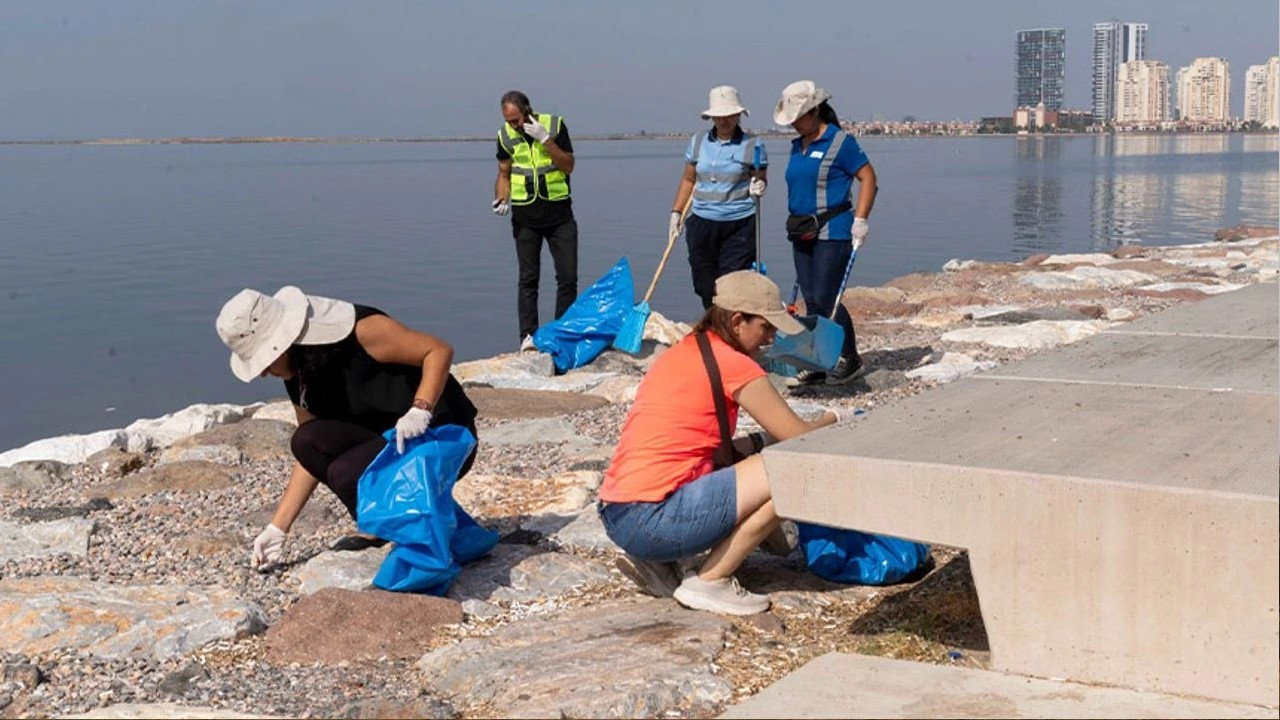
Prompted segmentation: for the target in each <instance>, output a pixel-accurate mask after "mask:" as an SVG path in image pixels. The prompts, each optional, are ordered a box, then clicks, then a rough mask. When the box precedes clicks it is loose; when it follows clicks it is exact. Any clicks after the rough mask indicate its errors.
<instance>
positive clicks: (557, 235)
mask: <svg viewBox="0 0 1280 720" xmlns="http://www.w3.org/2000/svg"><path fill="white" fill-rule="evenodd" d="M511 231H512V235H513V236H515V240H516V259H517V260H518V261H519V263H520V279H519V289H518V290H517V295H516V309H517V312H518V313H519V315H520V339H522V340H523V339H524V337H525V336H526V335H532V334H533V331H534V330H537V329H538V279H539V278H540V277H541V276H542V241H543V240H546V241H547V247H549V248H550V249H551V261H552V262H553V263H555V267H556V317H557V318H559V317H560V316H561V315H564V312H565V311H566V310H568V309H569V306H570V305H572V304H573V301H574V300H577V299H578V222H577V221H576V220H568V221H566V222H562V223H560V224H559V225H553V226H551V227H545V228H530V227H524V226H522V225H517V224H516V223H512V224H511Z"/></svg>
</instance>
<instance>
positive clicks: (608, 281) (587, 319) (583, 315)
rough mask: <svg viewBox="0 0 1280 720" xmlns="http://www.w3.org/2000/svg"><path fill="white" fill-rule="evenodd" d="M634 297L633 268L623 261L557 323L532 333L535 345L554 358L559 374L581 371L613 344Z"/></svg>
mask: <svg viewBox="0 0 1280 720" xmlns="http://www.w3.org/2000/svg"><path fill="white" fill-rule="evenodd" d="M634 294H635V290H634V287H633V286H632V282H631V265H629V264H628V263H627V259H626V258H622V259H621V260H619V261H618V263H617V264H616V265H614V266H613V267H612V268H610V269H609V272H607V273H605V274H604V276H603V277H601V278H600V279H599V280H597V281H596V282H595V283H594V284H593V285H592V286H591V287H589V288H587V289H586V290H585V291H583V292H582V293H581V294H579V295H578V299H577V300H575V301H573V304H572V305H570V306H569V309H568V310H566V311H565V313H564V315H561V316H560V318H559V319H558V320H553V321H551V322H549V323H547V324H546V325H543V326H542V327H540V328H538V329H537V331H535V332H534V333H533V344H534V345H536V346H537V348H538V349H539V350H541V351H542V352H545V353H548V354H550V355H551V359H552V360H553V361H554V362H555V364H556V372H565V371H567V370H572V369H574V368H576V367H582V366H583V365H586V364H587V363H589V362H591V361H592V360H595V359H596V357H597V356H598V355H600V353H602V352H604V350H605V348H607V347H609V346H610V345H611V344H613V339H614V338H615V337H617V335H618V331H620V330H622V323H623V321H624V320H626V317H627V313H629V312H631V303H632V297H633V296H634Z"/></svg>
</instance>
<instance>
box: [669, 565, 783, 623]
mask: <svg viewBox="0 0 1280 720" xmlns="http://www.w3.org/2000/svg"><path fill="white" fill-rule="evenodd" d="M674 597H675V599H676V602H678V603H680V604H681V605H683V606H685V607H687V608H691V609H693V610H706V611H707V612H713V613H723V614H725V615H756V614H758V613H762V612H764V611H765V610H768V609H769V596H767V595H757V594H755V593H753V592H747V591H746V590H744V589H742V586H741V585H739V584H738V579H737V578H736V577H733V576H729V577H727V578H724V579H722V580H712V581H710V582H708V581H706V580H703V579H701V578H699V577H698V575H697V573H689V574H688V575H686V576H685V578H684V582H682V583H680V587H678V588H676V591H675V595H674Z"/></svg>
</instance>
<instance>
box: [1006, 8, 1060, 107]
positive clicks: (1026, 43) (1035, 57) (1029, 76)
mask: <svg viewBox="0 0 1280 720" xmlns="http://www.w3.org/2000/svg"><path fill="white" fill-rule="evenodd" d="M1015 55H1016V65H1015V67H1014V101H1013V103H1014V107H1035V106H1036V105H1039V104H1040V103H1044V106H1045V108H1046V109H1048V110H1058V109H1061V108H1062V86H1063V81H1064V79H1065V78H1066V67H1067V31H1066V30H1064V29H1063V28H1036V29H1034V30H1019V31H1018V42H1017V46H1016V49H1015Z"/></svg>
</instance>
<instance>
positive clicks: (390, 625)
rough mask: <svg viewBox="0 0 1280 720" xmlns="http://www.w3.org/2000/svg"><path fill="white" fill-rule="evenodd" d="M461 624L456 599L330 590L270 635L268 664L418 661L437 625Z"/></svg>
mask: <svg viewBox="0 0 1280 720" xmlns="http://www.w3.org/2000/svg"><path fill="white" fill-rule="evenodd" d="M460 622H462V607H461V606H460V605H459V604H458V602H457V601H456V600H449V599H447V598H441V597H433V596H430V595H415V594H412V593H392V592H386V591H384V590H364V591H355V590H342V589H339V588H325V589H324V590H321V591H320V592H317V593H315V594H313V595H308V596H306V597H304V598H302V599H301V600H299V601H298V602H296V603H294V605H293V606H292V607H290V608H289V610H288V612H286V613H285V616H284V617H283V618H282V619H281V620H280V622H278V623H276V624H275V625H273V626H272V627H271V629H270V630H268V631H267V634H266V638H265V639H266V646H267V651H266V659H267V661H268V662H272V663H277V664H282V663H293V662H296V663H321V664H326V665H336V664H338V663H340V662H358V661H361V660H378V659H379V658H393V659H409V658H414V657H419V656H421V655H422V652H423V650H425V649H426V648H427V647H429V645H428V643H429V642H430V641H431V640H432V639H434V638H435V637H436V635H437V633H438V631H437V630H436V629H435V628H436V626H438V625H445V624H450V623H460Z"/></svg>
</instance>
